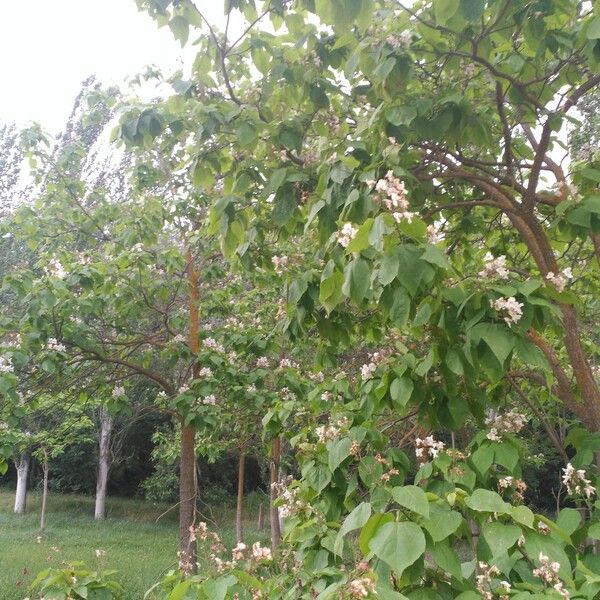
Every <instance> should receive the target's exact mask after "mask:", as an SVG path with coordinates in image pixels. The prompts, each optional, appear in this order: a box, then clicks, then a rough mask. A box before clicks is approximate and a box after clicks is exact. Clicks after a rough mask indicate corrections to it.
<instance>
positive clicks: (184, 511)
mask: <svg viewBox="0 0 600 600" xmlns="http://www.w3.org/2000/svg"><path fill="white" fill-rule="evenodd" d="M186 259H187V268H186V274H187V280H188V292H189V301H188V312H189V327H188V348H189V349H190V352H191V353H192V355H194V357H195V356H196V355H197V354H198V351H199V350H200V313H199V308H200V288H199V285H198V279H199V277H198V272H197V271H196V269H195V267H194V255H193V253H192V251H191V250H190V249H189V248H188V249H187V252H186ZM199 373H200V365H199V364H198V361H197V359H194V362H193V364H192V378H193V379H197V378H198V377H199ZM195 441H196V430H195V429H194V427H191V426H189V425H185V424H184V423H183V422H182V424H181V454H180V459H179V568H180V569H181V570H182V572H183V573H184V574H185V575H193V574H194V573H196V570H197V564H196V541H195V537H194V536H193V535H192V530H193V528H194V524H195V523H194V522H195V513H196V492H197V479H196V444H195Z"/></svg>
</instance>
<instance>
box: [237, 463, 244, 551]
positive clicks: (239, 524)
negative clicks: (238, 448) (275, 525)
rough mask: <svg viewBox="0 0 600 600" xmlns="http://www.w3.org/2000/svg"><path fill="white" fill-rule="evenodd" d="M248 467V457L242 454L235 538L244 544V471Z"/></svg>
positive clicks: (239, 465)
mask: <svg viewBox="0 0 600 600" xmlns="http://www.w3.org/2000/svg"><path fill="white" fill-rule="evenodd" d="M245 465H246V456H245V455H244V453H243V452H240V456H239V459H238V486H237V506H236V509H235V537H236V541H237V542H238V543H239V542H242V541H243V537H244V531H243V516H244V470H245Z"/></svg>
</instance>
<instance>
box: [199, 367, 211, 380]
mask: <svg viewBox="0 0 600 600" xmlns="http://www.w3.org/2000/svg"><path fill="white" fill-rule="evenodd" d="M198 376H199V377H206V378H208V377H212V376H213V372H212V369H211V368H210V367H202V368H201V369H200V371H198Z"/></svg>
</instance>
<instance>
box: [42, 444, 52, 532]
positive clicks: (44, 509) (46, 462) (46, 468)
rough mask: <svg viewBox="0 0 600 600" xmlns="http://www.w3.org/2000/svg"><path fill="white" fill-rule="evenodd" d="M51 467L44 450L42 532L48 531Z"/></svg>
mask: <svg viewBox="0 0 600 600" xmlns="http://www.w3.org/2000/svg"><path fill="white" fill-rule="evenodd" d="M49 470H50V466H49V464H48V453H47V452H46V451H45V450H44V460H43V462H42V471H43V473H44V488H43V491H42V510H41V512H40V531H41V532H43V531H44V529H46V505H47V502H48V472H49Z"/></svg>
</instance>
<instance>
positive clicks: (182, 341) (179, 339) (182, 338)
mask: <svg viewBox="0 0 600 600" xmlns="http://www.w3.org/2000/svg"><path fill="white" fill-rule="evenodd" d="M171 341H172V342H174V343H176V344H185V343H186V342H187V340H186V339H185V335H182V334H181V333H178V334H177V335H176V336H175V337H174V338H173V339H172V340H171Z"/></svg>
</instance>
